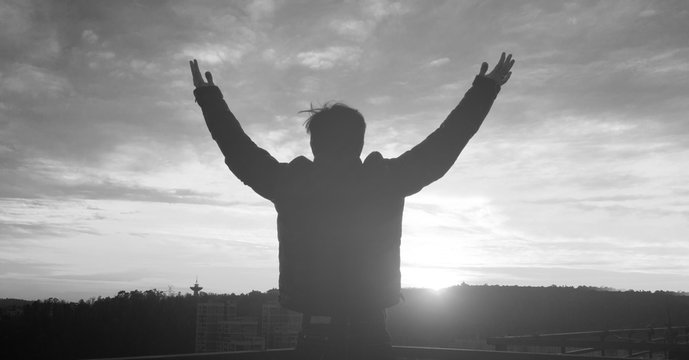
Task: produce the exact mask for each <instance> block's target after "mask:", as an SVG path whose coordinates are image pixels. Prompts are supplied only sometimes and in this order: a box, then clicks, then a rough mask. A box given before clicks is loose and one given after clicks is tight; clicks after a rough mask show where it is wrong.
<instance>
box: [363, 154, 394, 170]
mask: <svg viewBox="0 0 689 360" xmlns="http://www.w3.org/2000/svg"><path fill="white" fill-rule="evenodd" d="M389 162H390V159H386V158H384V157H383V155H382V154H381V153H379V152H378V151H374V152H372V153H370V154H368V156H366V159H365V160H364V162H363V165H364V167H365V168H382V167H385V166H387V164H388V163H389Z"/></svg>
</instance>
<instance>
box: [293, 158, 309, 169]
mask: <svg viewBox="0 0 689 360" xmlns="http://www.w3.org/2000/svg"><path fill="white" fill-rule="evenodd" d="M311 166H313V161H311V160H310V159H309V158H307V157H306V156H298V157H296V158H294V160H292V161H290V162H289V167H290V168H293V169H308V168H310V167H311Z"/></svg>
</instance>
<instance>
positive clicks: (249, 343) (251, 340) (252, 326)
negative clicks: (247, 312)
mask: <svg viewBox="0 0 689 360" xmlns="http://www.w3.org/2000/svg"><path fill="white" fill-rule="evenodd" d="M220 326H221V328H222V331H221V333H222V337H223V341H222V347H223V349H222V351H248V350H253V351H260V350H265V349H266V342H265V338H264V337H263V336H259V335H258V319H256V318H254V317H248V316H242V317H237V318H234V319H231V320H228V321H221V322H220Z"/></svg>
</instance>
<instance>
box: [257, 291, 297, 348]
mask: <svg viewBox="0 0 689 360" xmlns="http://www.w3.org/2000/svg"><path fill="white" fill-rule="evenodd" d="M301 319H302V315H301V314H300V313H298V312H295V311H291V310H288V309H285V308H283V307H282V306H281V305H280V304H279V303H278V302H277V300H276V301H271V302H268V303H265V304H263V308H262V311H261V325H262V326H261V334H262V335H263V336H264V337H265V339H266V348H267V349H285V348H293V347H295V346H297V337H298V336H299V331H300V330H301Z"/></svg>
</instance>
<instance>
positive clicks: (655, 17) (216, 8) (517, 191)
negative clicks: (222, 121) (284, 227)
mask: <svg viewBox="0 0 689 360" xmlns="http://www.w3.org/2000/svg"><path fill="white" fill-rule="evenodd" d="M688 24H689V4H687V3H686V2H681V1H663V2H645V1H603V2H568V1H510V2H497V1H487V2H478V1H456V2H455V1H448V2H411V1H388V0H370V1H341V2H340V1H333V2H315V1H314V2H308V1H304V2H301V1H300V2H286V1H278V0H276V1H270V0H256V1H241V2H232V3H230V4H225V3H224V2H221V1H201V2H194V3H188V2H181V1H150V2H135V1H124V2H107V1H77V2H69V3H62V2H57V1H49V2H37V1H26V2H15V1H7V0H4V1H0V50H2V55H1V56H0V169H2V170H1V171H0V298H5V297H9V298H25V299H35V298H48V297H58V298H64V299H68V300H78V299H81V298H84V299H86V298H90V297H96V296H112V295H114V294H116V293H117V291H119V290H133V289H152V288H157V289H166V288H168V286H173V287H174V288H175V289H186V288H188V287H189V286H190V284H192V283H193V280H194V279H195V277H196V276H198V280H199V283H200V284H202V285H203V287H204V291H208V292H214V293H230V292H235V293H242V292H249V291H251V290H254V289H255V290H260V291H265V290H268V289H271V288H276V287H277V285H278V284H277V279H278V262H277V261H278V259H277V246H278V244H277V236H276V230H275V210H274V209H273V207H272V205H271V204H270V203H269V202H268V201H266V200H264V199H262V198H260V197H259V196H258V195H256V194H254V193H253V192H252V191H251V189H249V188H248V187H246V186H244V185H243V184H242V183H241V182H240V181H238V180H237V179H235V178H234V177H233V176H232V174H231V173H230V171H229V170H228V169H227V167H226V166H225V164H224V163H223V159H222V156H221V154H220V151H219V150H218V149H217V146H216V144H215V143H214V142H213V141H212V139H211V137H210V135H209V133H208V130H207V129H206V125H205V123H204V121H203V117H202V115H201V111H200V109H199V107H198V105H197V104H195V103H194V97H193V94H192V91H193V85H192V82H191V75H190V73H189V65H188V60H190V59H192V58H197V59H198V60H199V65H200V66H201V69H202V70H203V71H206V70H210V71H212V72H213V75H214V80H215V83H216V84H218V85H219V87H220V88H221V90H222V91H223V93H224V97H225V99H226V100H227V102H228V104H229V106H230V108H231V109H232V110H233V112H234V113H235V115H236V116H237V118H238V119H239V121H240V122H241V123H242V126H243V127H244V129H245V130H246V132H247V133H248V134H249V135H250V136H251V137H252V138H253V139H254V141H255V142H256V143H257V144H258V145H259V146H262V147H264V148H265V149H266V150H268V151H269V152H270V153H271V154H272V155H273V156H274V157H276V158H277V159H278V160H280V161H284V162H288V161H290V160H291V159H293V158H294V157H296V156H298V155H306V156H307V157H309V158H311V151H310V148H309V143H308V135H307V134H306V132H305V130H304V128H303V126H302V124H303V122H304V120H305V119H306V117H305V116H304V114H299V113H298V112H299V111H301V110H304V109H308V108H309V107H310V105H311V104H314V105H319V104H322V103H324V102H327V101H331V100H335V101H342V102H344V103H346V104H348V105H350V106H352V107H354V108H357V109H359V110H360V111H361V112H362V114H363V115H364V117H365V118H366V121H367V132H366V143H365V146H364V151H363V154H362V157H365V156H366V155H367V154H368V153H370V152H371V151H380V152H381V153H382V154H383V156H385V157H395V156H397V155H399V154H401V153H402V152H404V151H405V150H407V149H409V148H411V147H412V146H414V145H415V144H416V143H418V142H419V141H421V140H422V139H423V138H425V136H427V135H428V134H430V132H431V131H433V130H434V129H435V128H436V127H437V126H438V125H439V124H440V123H441V122H442V120H443V119H444V118H445V116H446V115H447V114H448V113H449V111H450V110H452V108H453V107H454V106H455V105H456V104H457V103H458V102H459V100H460V99H461V98H462V96H463V95H464V93H465V92H466V90H468V89H469V87H470V85H471V81H472V80H473V77H474V76H475V75H476V74H477V73H478V71H479V67H480V64H481V62H483V61H486V62H488V63H489V65H490V66H491V68H492V66H493V65H495V63H496V62H497V60H498V58H499V56H500V53H501V52H502V51H506V52H510V53H512V54H514V57H515V58H516V60H517V62H516V64H515V66H514V69H513V75H512V78H511V79H510V81H509V83H508V84H507V85H506V86H505V87H504V88H503V89H502V90H501V92H500V94H499V95H498V97H497V99H496V101H495V104H494V106H493V109H492V110H491V113H490V114H489V115H488V117H487V118H486V121H485V122H484V125H483V127H482V128H481V129H480V130H479V132H478V134H477V135H476V136H475V137H474V138H473V139H472V140H471V141H470V142H469V144H468V145H467V147H466V148H465V150H464V151H463V153H462V154H461V155H460V157H459V159H458V160H457V162H456V164H455V165H454V167H453V168H452V169H451V170H450V172H449V173H448V174H447V175H446V176H445V177H444V178H443V179H441V180H439V181H438V182H436V183H434V184H432V185H430V186H429V187H427V188H426V189H424V190H423V191H422V192H420V193H419V194H416V195H413V196H411V197H409V198H408V199H407V205H406V208H405V214H404V229H403V235H402V250H401V251H402V282H403V286H406V287H429V288H442V287H446V286H452V285H456V284H460V283H462V282H466V283H469V284H484V283H486V284H503V285H524V286H548V285H553V284H554V285H561V286H579V285H585V286H599V287H612V288H617V289H634V290H670V291H689V287H688V286H687V285H686V284H689V275H687V274H689V264H688V263H687V261H686V259H687V258H688V257H689V243H688V242H687V239H688V238H689V182H687V181H686V179H687V178H689V168H687V167H686V166H683V165H684V164H686V163H687V160H688V159H689V143H688V142H687V141H686V138H687V135H688V134H689V123H688V122H687V114H689V104H688V103H687V101H686V98H687V95H688V94H689V81H688V80H689V60H688V59H689V46H688V45H687V43H686V34H687V33H688V32H689V25H688Z"/></svg>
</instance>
